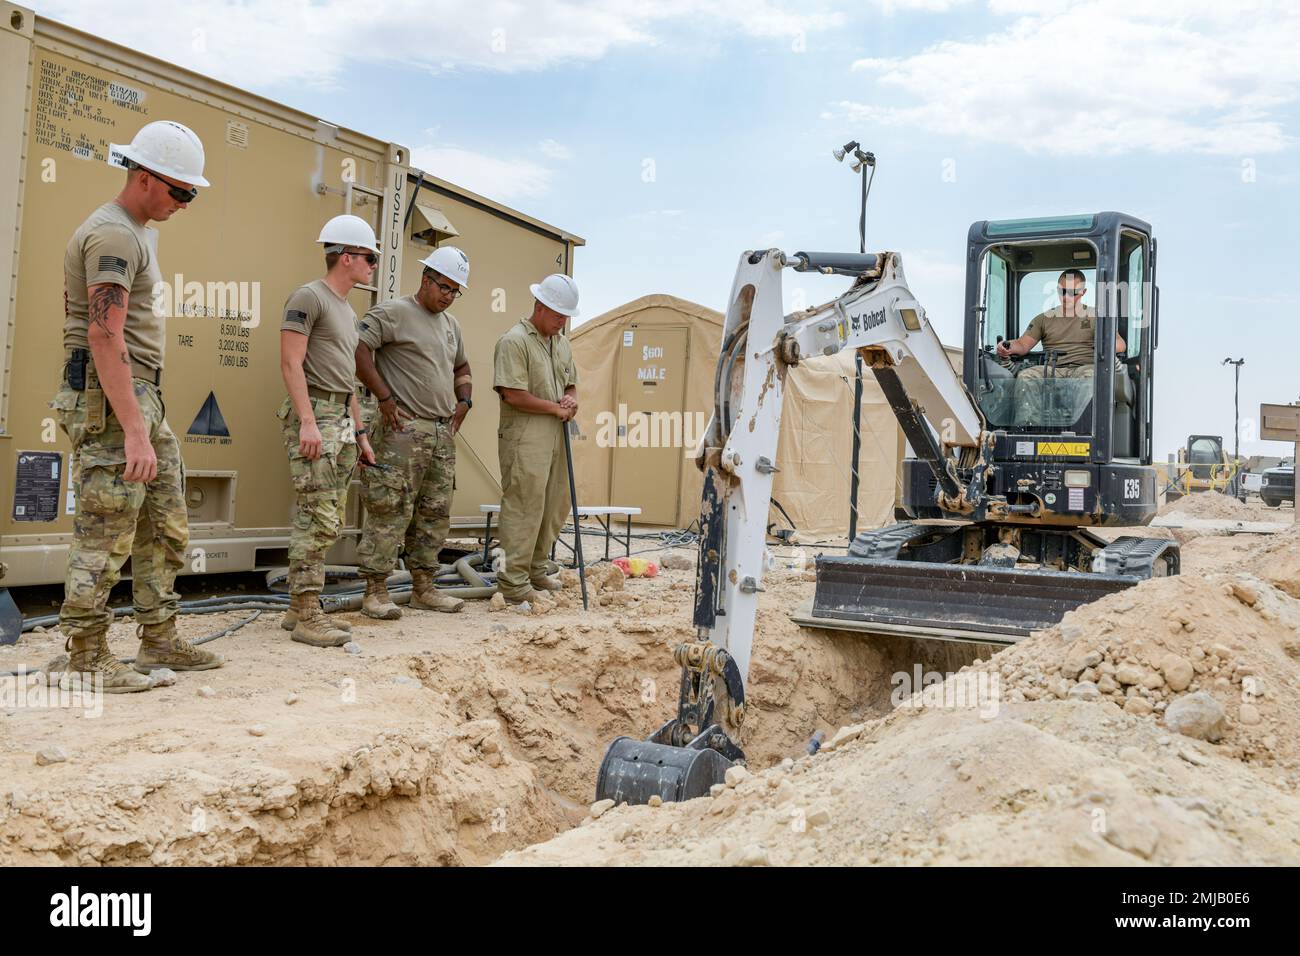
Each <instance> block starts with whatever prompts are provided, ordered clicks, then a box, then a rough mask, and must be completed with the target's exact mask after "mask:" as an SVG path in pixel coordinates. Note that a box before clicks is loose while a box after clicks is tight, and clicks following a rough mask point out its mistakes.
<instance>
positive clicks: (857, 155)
mask: <svg viewBox="0 0 1300 956" xmlns="http://www.w3.org/2000/svg"><path fill="white" fill-rule="evenodd" d="M850 153H851V154H852V155H853V161H852V162H850V163H849V168H850V169H852V170H853V172H855V173H857V174H858V177H859V179H860V180H861V182H862V206H861V209H860V210H859V213H858V252H860V253H864V254H865V253H866V251H867V197H868V196H869V195H871V181H872V180H873V179H875V178H876V157H875V155H874V154H872V153H869V152H866V151H864V150H863V149H862V146H861V144H860V143H859V142H858V141H857V140H852V141H850V142H847V143H845V144H844V145H843V146H841V147H840V148H839V149H835V150H832V151H831V155H832V156H834V157H835V161H836V162H839V163H842V162H844V157H845V156H848V155H849V154H850ZM867 169H870V170H871V174H870V175H867V172H866V171H867ZM861 453H862V356H861V355H860V354H859V353H857V352H854V353H853V460H852V462H851V463H850V466H849V467H850V475H851V476H852V477H851V478H850V480H849V544H852V543H853V539H854V538H856V537H857V535H858V458H859V457H860V456H861Z"/></svg>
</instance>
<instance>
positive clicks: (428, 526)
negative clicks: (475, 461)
mask: <svg viewBox="0 0 1300 956" xmlns="http://www.w3.org/2000/svg"><path fill="white" fill-rule="evenodd" d="M374 435H375V441H374V445H373V448H374V450H375V462H376V463H377V464H378V467H376V468H366V469H365V470H364V471H362V473H361V500H362V502H364V504H365V506H366V526H365V528H364V529H363V530H362V532H361V544H360V545H359V546H358V548H357V561H358V563H359V565H360V568H361V572H362V573H363V574H389V573H391V572H392V570H393V568H394V567H396V566H397V557H398V554H399V553H403V552H404V553H405V554H406V566H407V567H408V568H412V569H414V570H421V571H436V570H437V569H438V566H439V561H438V552H440V551H441V550H442V545H443V542H445V541H446V540H447V532H448V530H449V529H450V527H451V518H450V514H451V495H452V490H453V487H454V480H455V476H456V438H455V436H454V435H452V433H451V423H450V422H439V421H432V420H428V419H416V420H413V421H409V422H407V423H406V430H405V431H400V432H398V431H393V430H392V429H391V428H388V427H387V426H386V425H385V424H384V422H383V419H382V418H379V417H378V416H377V417H376V418H375V433H374Z"/></svg>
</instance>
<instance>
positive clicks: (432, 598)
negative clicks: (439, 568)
mask: <svg viewBox="0 0 1300 956" xmlns="http://www.w3.org/2000/svg"><path fill="white" fill-rule="evenodd" d="M464 606H465V602H464V601H462V600H461V599H460V598H458V597H452V596H451V595H450V594H442V593H441V592H440V591H439V590H438V588H437V586H436V585H435V584H434V583H433V572H432V571H412V572H411V607H413V608H416V609H418V610H421V611H442V612H444V613H446V614H455V613H456V612H457V611H459V610H460V609H461V608H463V607H464Z"/></svg>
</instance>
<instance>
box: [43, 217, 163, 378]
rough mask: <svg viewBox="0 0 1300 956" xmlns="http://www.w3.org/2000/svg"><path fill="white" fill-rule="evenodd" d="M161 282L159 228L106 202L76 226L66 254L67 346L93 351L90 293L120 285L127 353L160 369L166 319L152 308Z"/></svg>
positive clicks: (64, 281)
mask: <svg viewBox="0 0 1300 956" xmlns="http://www.w3.org/2000/svg"><path fill="white" fill-rule="evenodd" d="M161 282H162V273H161V272H160V271H159V269H158V230H156V229H150V228H149V227H148V226H142V225H140V224H139V223H138V222H136V221H135V220H134V219H132V218H131V217H130V216H129V215H128V214H127V211H126V210H125V209H123V208H122V207H121V206H119V205H118V204H117V203H116V202H106V203H104V205H102V206H100V207H99V208H98V209H96V210H95V211H94V212H92V213H91V214H90V216H89V218H87V219H86V221H85V222H83V223H82V224H81V225H80V226H78V227H77V231H76V232H74V233H73V234H72V238H71V239H69V240H68V249H67V251H66V252H65V253H64V254H63V316H64V318H63V347H64V348H65V349H88V348H90V344H89V342H88V341H87V339H86V330H87V328H88V327H89V325H90V299H89V293H88V291H87V290H88V289H89V288H90V286H92V285H108V284H111V285H118V286H121V287H122V288H123V289H126V293H127V303H126V326H125V328H124V330H123V338H124V339H125V340H126V350H127V352H128V353H129V354H130V356H131V358H133V359H134V360H135V361H137V362H139V363H140V364H141V365H147V366H148V367H149V368H162V366H163V348H164V345H165V343H166V333H167V319H166V316H162V315H155V314H154V308H153V304H154V296H155V295H156V292H157V290H158V286H159V283H161Z"/></svg>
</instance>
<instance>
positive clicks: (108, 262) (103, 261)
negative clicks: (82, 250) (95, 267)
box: [99, 256, 126, 275]
mask: <svg viewBox="0 0 1300 956" xmlns="http://www.w3.org/2000/svg"><path fill="white" fill-rule="evenodd" d="M99 271H100V272H116V273H117V274H118V275H126V260H125V259H123V258H122V257H121V256H100V257H99Z"/></svg>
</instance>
